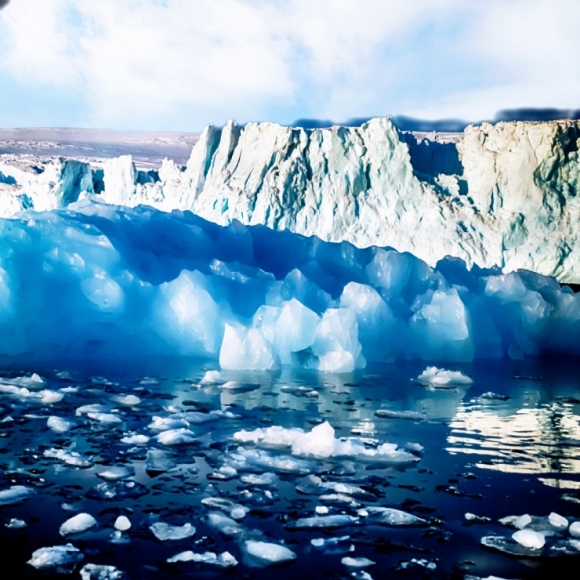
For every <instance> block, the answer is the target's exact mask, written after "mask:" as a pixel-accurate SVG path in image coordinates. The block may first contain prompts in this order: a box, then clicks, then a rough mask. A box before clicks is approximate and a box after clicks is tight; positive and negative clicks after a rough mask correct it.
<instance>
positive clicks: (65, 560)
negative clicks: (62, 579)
mask: <svg viewBox="0 0 580 580" xmlns="http://www.w3.org/2000/svg"><path fill="white" fill-rule="evenodd" d="M83 557H84V556H83V555H82V554H81V552H80V550H79V549H78V548H75V547H74V546H73V545H72V544H66V545H64V546H52V547H51V548H39V549H38V550H35V551H34V552H33V553H32V557H31V558H30V560H28V562H27V564H30V565H31V566H33V567H34V568H36V569H37V570H55V571H56V572H59V573H61V574H70V573H71V572H73V570H74V569H75V568H76V567H77V565H78V564H79V563H80V562H81V561H82V559H83Z"/></svg>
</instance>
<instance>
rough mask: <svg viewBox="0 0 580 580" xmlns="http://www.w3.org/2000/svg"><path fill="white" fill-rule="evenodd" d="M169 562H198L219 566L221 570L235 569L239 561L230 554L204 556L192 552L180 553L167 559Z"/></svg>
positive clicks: (211, 553)
mask: <svg viewBox="0 0 580 580" xmlns="http://www.w3.org/2000/svg"><path fill="white" fill-rule="evenodd" d="M167 562H169V563H170V564H175V563H178V562H197V563H199V564H210V565H211V566H219V567H220V568H233V567H234V566H237V565H238V561H237V560H236V559H235V558H234V556H232V555H231V554H230V553H229V552H222V553H221V554H216V553H215V552H203V554H198V553H195V552H192V551H191V550H187V551H186V552H180V553H179V554H176V555H175V556H172V557H171V558H167Z"/></svg>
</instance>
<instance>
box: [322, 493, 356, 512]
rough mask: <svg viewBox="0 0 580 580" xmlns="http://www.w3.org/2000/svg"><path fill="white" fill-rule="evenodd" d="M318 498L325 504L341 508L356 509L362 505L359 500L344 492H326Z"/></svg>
mask: <svg viewBox="0 0 580 580" xmlns="http://www.w3.org/2000/svg"><path fill="white" fill-rule="evenodd" d="M318 500H319V501H320V502H321V503H323V504H326V505H330V506H336V507H340V508H350V509H354V510H355V509H358V508H360V507H361V504H360V503H359V502H358V501H356V500H355V499H353V498H352V497H351V496H350V495H346V494H344V493H324V494H322V495H321V496H319V497H318Z"/></svg>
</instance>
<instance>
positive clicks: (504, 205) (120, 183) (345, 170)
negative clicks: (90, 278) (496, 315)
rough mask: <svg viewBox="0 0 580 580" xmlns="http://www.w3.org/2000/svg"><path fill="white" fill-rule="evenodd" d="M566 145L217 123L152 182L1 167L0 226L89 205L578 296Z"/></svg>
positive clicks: (570, 140) (3, 162) (376, 125)
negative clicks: (388, 253)
mask: <svg viewBox="0 0 580 580" xmlns="http://www.w3.org/2000/svg"><path fill="white" fill-rule="evenodd" d="M579 137H580V126H579V123H578V122H577V121H550V122H543V123H536V122H500V123H497V124H495V125H493V124H490V123H482V124H481V125H480V126H469V127H467V128H466V129H465V131H464V132H463V133H457V134H453V135H451V136H450V135H445V134H430V135H428V136H427V137H425V136H424V135H420V134H412V133H405V132H401V131H399V130H398V129H397V128H396V127H395V126H394V124H393V122H392V121H391V119H390V118H388V117H380V118H376V119H372V120H370V121H368V122H366V123H364V124H363V125H362V126H360V127H331V128H327V129H314V130H309V129H303V128H292V127H283V126H280V125H277V124H275V123H248V124H247V125H246V126H245V127H240V126H238V125H237V124H236V123H235V122H234V121H230V122H228V123H227V124H226V125H225V127H224V128H223V129H218V128H216V127H213V126H211V125H209V126H208V127H206V129H205V130H204V131H203V133H202V134H201V135H200V138H199V140H198V142H197V143H196V144H195V146H194V148H193V150H192V152H191V156H190V158H189V161H188V162H187V166H186V167H185V169H184V170H182V169H180V168H179V167H178V166H177V164H176V163H175V162H173V161H171V160H168V159H167V160H165V161H164V162H163V163H162V165H161V167H160V168H159V171H158V172H145V171H139V170H138V169H137V168H136V166H135V163H134V162H133V160H132V158H131V157H130V156H128V155H123V156H121V157H118V158H114V159H110V160H108V161H106V162H105V163H104V164H102V165H101V166H99V167H95V168H91V167H90V166H89V165H88V164H87V163H83V162H81V161H76V160H72V159H71V160H65V159H63V158H56V159H54V160H53V161H44V162H42V161H40V162H37V161H36V160H35V161H34V162H32V161H29V162H25V161H24V160H23V159H19V158H16V159H14V158H13V157H10V156H2V157H0V176H3V178H2V179H0V181H4V183H2V184H1V185H2V186H3V187H2V192H1V197H0V200H1V201H0V215H3V216H11V215H15V214H18V212H19V211H22V210H24V209H27V208H34V209H36V210H45V209H58V208H64V207H66V206H67V205H69V204H70V203H73V202H75V201H76V200H78V199H79V198H82V197H86V196H96V197H98V198H100V199H101V200H103V201H106V202H107V203H112V204H118V205H126V206H131V207H134V206H137V205H141V204H146V205H150V206H153V207H156V208H158V209H161V210H163V211H171V210H174V209H179V210H191V211H193V212H194V213H196V214H197V215H200V216H201V217H204V218H206V219H208V220H211V221H213V222H215V223H219V224H222V225H227V224H230V223H233V222H234V221H235V220H238V221H240V222H241V223H244V224H246V225H257V224H262V225H266V226H268V227H270V228H272V229H276V230H288V231H292V232H294V233H298V234H302V235H306V236H312V235H317V236H319V237H320V238H321V239H323V240H325V241H333V242H341V241H348V242H350V243H352V244H354V245H355V246H358V247H370V246H382V247H384V246H389V247H393V248H396V249H397V250H398V251H400V252H411V253H413V254H414V255H416V256H417V257H419V258H421V259H422V260H424V261H425V262H426V263H427V264H429V265H430V266H431V267H434V266H435V265H436V264H437V262H438V261H440V260H441V259H443V258H444V257H445V256H448V255H449V256H454V257H456V258H460V259H462V260H464V261H465V262H466V263H467V265H468V266H471V265H474V264H476V265H478V266H479V267H482V268H490V267H494V266H498V267H499V268H501V269H502V270H503V271H504V272H505V273H507V272H509V271H513V270H517V269H528V270H533V271H536V272H539V273H541V274H544V275H553V276H556V277H557V278H558V279H559V280H560V281H561V282H576V283H578V282H580V278H579V274H578V272H579V271H580V270H579V268H578V265H579V263H580V240H579V239H578V236H577V235H576V223H577V219H578V211H579V202H578V196H577V190H578V179H579V175H580V164H579V158H578V140H579ZM298 338H299V337H298ZM336 357H337V355H333V357H332V358H336Z"/></svg>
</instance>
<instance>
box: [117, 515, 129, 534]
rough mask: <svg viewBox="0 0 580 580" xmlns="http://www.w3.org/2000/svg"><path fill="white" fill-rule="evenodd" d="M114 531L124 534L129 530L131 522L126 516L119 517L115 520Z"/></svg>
mask: <svg viewBox="0 0 580 580" xmlns="http://www.w3.org/2000/svg"><path fill="white" fill-rule="evenodd" d="M115 529H116V530H118V531H119V532H126V531H127V530H130V529H131V520H130V519H129V518H128V517H127V516H119V517H118V518H117V519H116V520H115Z"/></svg>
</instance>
